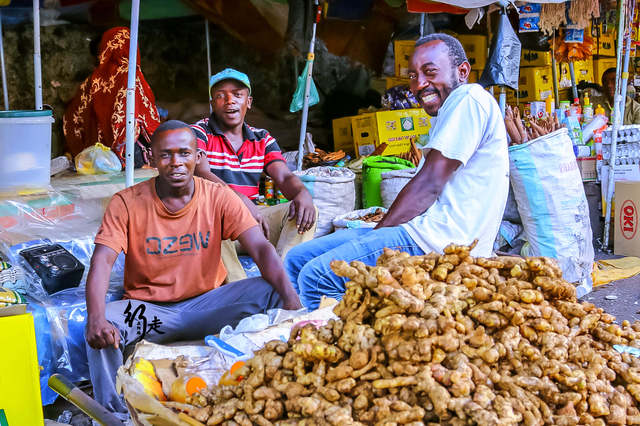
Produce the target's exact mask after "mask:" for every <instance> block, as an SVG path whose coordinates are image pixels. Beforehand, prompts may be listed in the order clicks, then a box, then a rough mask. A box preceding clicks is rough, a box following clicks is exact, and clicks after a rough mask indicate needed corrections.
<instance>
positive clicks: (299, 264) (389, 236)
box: [284, 226, 424, 310]
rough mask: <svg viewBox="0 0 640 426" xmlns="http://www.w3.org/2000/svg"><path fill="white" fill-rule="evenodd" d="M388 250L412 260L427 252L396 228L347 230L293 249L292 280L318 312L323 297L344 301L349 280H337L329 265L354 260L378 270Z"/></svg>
mask: <svg viewBox="0 0 640 426" xmlns="http://www.w3.org/2000/svg"><path fill="white" fill-rule="evenodd" d="M385 247H388V248H391V249H394V250H401V251H404V252H407V253H409V254H410V255H412V256H415V255H422V254H424V251H422V249H421V248H420V247H418V245H417V244H416V243H415V242H414V241H413V239H412V238H411V237H410V236H409V234H408V233H407V231H405V230H404V229H403V228H401V227H399V226H396V227H393V228H381V229H375V230H373V229H370V228H369V229H362V228H359V229H345V230H341V231H337V232H335V233H333V234H329V235H326V236H324V237H320V238H317V239H315V240H311V241H308V242H306V243H303V244H300V245H298V246H296V247H294V248H292V249H291V250H290V251H289V253H288V254H287V256H286V258H285V260H284V266H285V269H286V271H287V273H288V274H289V279H291V283H292V284H293V288H295V289H296V291H297V292H298V294H299V295H300V301H301V302H302V304H303V305H304V306H305V307H306V308H308V309H309V310H312V309H316V308H317V307H318V304H319V303H320V299H321V298H322V296H323V295H324V296H327V297H333V298H334V299H336V300H340V299H342V295H343V294H344V291H345V283H346V282H347V279H346V278H343V277H338V276H336V275H335V274H334V273H333V271H332V270H331V268H330V266H329V264H330V263H331V261H332V260H344V261H345V262H347V263H349V262H352V261H354V260H359V261H361V262H364V263H365V264H366V265H370V266H375V264H376V260H377V259H378V257H379V256H380V255H381V254H382V251H383V249H384V248H385Z"/></svg>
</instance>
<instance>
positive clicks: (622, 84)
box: [615, 2, 635, 124]
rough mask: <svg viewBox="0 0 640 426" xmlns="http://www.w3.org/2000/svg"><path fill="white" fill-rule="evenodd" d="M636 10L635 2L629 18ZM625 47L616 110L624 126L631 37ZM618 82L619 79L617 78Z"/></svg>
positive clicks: (626, 39) (627, 39) (626, 40)
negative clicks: (620, 92)
mask: <svg viewBox="0 0 640 426" xmlns="http://www.w3.org/2000/svg"><path fill="white" fill-rule="evenodd" d="M634 9H635V2H633V3H632V4H631V10H630V11H629V16H633V13H634ZM624 43H625V47H624V60H623V62H624V65H623V66H622V74H621V75H620V90H621V91H622V94H621V96H620V104H619V105H617V106H616V107H615V108H616V109H617V110H618V111H620V114H619V115H618V119H619V120H620V121H621V122H622V124H624V108H625V106H626V104H627V83H628V80H629V56H631V35H629V36H628V37H626V38H625V41H624ZM616 80H617V78H616Z"/></svg>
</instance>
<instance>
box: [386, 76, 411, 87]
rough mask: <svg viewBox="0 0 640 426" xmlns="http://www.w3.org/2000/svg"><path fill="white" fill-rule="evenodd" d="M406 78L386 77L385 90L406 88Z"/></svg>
mask: <svg viewBox="0 0 640 426" xmlns="http://www.w3.org/2000/svg"><path fill="white" fill-rule="evenodd" d="M408 85H409V78H408V77H387V89H391V88H392V87H395V86H408Z"/></svg>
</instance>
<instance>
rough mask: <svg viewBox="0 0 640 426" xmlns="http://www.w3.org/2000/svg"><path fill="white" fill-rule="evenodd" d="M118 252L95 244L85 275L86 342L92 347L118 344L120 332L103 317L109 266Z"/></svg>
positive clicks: (97, 347)
mask: <svg viewBox="0 0 640 426" xmlns="http://www.w3.org/2000/svg"><path fill="white" fill-rule="evenodd" d="M117 257H118V253H116V252H115V250H113V249H112V248H110V247H107V246H105V245H103V244H96V248H95V250H94V251H93V255H92V256H91V265H90V267H89V274H88V275H87V288H86V289H85V292H86V295H85V297H86V300H87V342H88V343H89V345H90V346H91V347H92V348H95V349H102V348H106V347H107V346H110V345H113V346H114V347H115V348H118V346H119V345H120V332H119V331H118V330H117V329H116V328H115V327H114V326H113V325H112V324H111V323H109V322H108V321H107V319H106V317H105V307H106V302H105V298H106V296H107V290H108V289H109V277H110V275H111V268H113V264H114V263H115V261H116V258H117Z"/></svg>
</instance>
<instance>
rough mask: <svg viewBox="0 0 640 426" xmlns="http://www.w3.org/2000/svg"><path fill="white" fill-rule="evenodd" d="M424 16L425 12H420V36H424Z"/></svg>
mask: <svg viewBox="0 0 640 426" xmlns="http://www.w3.org/2000/svg"><path fill="white" fill-rule="evenodd" d="M424 18H425V14H424V13H421V14H420V38H422V37H424Z"/></svg>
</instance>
